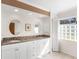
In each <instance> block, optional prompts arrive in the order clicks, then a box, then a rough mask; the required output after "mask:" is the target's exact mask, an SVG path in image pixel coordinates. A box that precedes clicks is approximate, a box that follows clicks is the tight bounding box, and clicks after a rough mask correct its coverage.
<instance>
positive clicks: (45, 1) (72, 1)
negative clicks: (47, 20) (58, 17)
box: [18, 0, 77, 14]
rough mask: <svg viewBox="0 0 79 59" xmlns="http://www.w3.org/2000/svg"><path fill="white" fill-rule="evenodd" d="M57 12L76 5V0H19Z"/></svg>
mask: <svg viewBox="0 0 79 59" xmlns="http://www.w3.org/2000/svg"><path fill="white" fill-rule="evenodd" d="M18 1H20V2H23V3H28V4H31V5H33V6H35V7H39V8H41V9H44V10H47V11H52V12H53V13H55V14H57V13H60V12H63V11H66V10H69V9H71V8H74V7H76V4H77V3H76V0H18Z"/></svg>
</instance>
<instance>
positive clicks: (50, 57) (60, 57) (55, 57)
mask: <svg viewBox="0 0 79 59" xmlns="http://www.w3.org/2000/svg"><path fill="white" fill-rule="evenodd" d="M41 59H77V58H74V57H72V56H70V55H67V54H64V53H56V52H53V53H50V54H47V55H45V56H43V57H42V58H41Z"/></svg>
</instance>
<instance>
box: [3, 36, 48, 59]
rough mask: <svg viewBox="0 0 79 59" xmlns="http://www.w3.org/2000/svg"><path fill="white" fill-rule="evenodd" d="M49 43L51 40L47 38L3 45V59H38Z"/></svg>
mask: <svg viewBox="0 0 79 59" xmlns="http://www.w3.org/2000/svg"><path fill="white" fill-rule="evenodd" d="M48 42H49V38H45V39H39V40H34V41H28V42H21V43H16V44H9V45H3V46H2V59H38V58H39V56H41V54H42V52H43V51H44V48H45V46H46V44H47V43H48ZM47 48H48V47H47ZM45 52H46V51H45Z"/></svg>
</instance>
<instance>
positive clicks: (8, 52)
mask: <svg viewBox="0 0 79 59" xmlns="http://www.w3.org/2000/svg"><path fill="white" fill-rule="evenodd" d="M2 59H16V58H15V53H14V49H12V48H11V47H9V46H5V47H4V46H2Z"/></svg>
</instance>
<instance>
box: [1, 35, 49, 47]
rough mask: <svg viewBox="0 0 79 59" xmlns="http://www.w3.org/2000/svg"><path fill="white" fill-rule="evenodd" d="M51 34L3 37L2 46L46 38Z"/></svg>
mask: <svg viewBox="0 0 79 59" xmlns="http://www.w3.org/2000/svg"><path fill="white" fill-rule="evenodd" d="M49 37H50V36H49V35H37V36H23V37H10V38H3V39H2V41H1V46H4V45H10V44H16V43H22V42H29V41H34V40H41V39H44V38H49Z"/></svg>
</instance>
